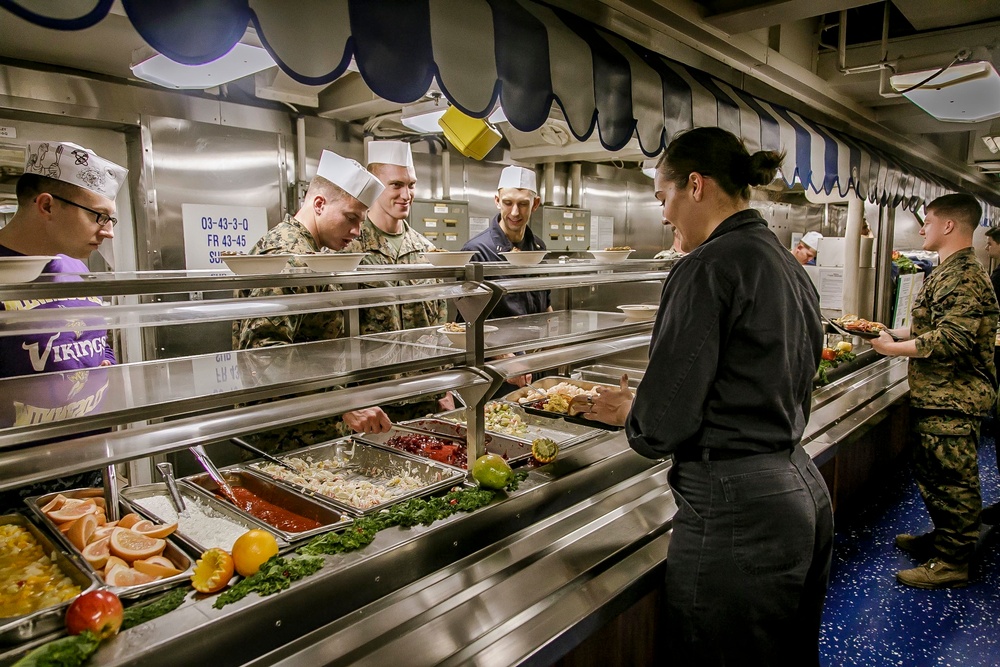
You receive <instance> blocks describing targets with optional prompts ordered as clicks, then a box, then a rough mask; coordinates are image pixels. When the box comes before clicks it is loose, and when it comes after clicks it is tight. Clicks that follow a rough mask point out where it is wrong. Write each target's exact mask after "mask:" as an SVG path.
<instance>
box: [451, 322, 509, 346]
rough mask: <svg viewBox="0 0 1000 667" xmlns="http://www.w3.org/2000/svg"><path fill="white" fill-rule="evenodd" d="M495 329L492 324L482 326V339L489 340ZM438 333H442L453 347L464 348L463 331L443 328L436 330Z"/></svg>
mask: <svg viewBox="0 0 1000 667" xmlns="http://www.w3.org/2000/svg"><path fill="white" fill-rule="evenodd" d="M496 330H497V328H496V327H495V326H493V325H492V324H484V325H483V337H484V338H489V336H490V334H491V333H493V332H494V331H496ZM438 333H443V334H444V335H445V336H447V337H448V340H449V341H451V344H452V345H454V346H455V347H461V348H464V347H465V332H464V331H448V330H447V329H445V328H444V327H441V328H440V329H438Z"/></svg>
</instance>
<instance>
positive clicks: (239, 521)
mask: <svg viewBox="0 0 1000 667" xmlns="http://www.w3.org/2000/svg"><path fill="white" fill-rule="evenodd" d="M177 493H179V494H180V496H181V499H182V500H184V502H185V503H186V502H189V501H191V500H193V499H197V500H198V501H200V502H201V503H203V504H205V505H208V506H209V507H210V508H211V509H212V511H213V512H215V513H216V514H219V515H221V516H222V518H223V520H228V521H229V522H230V523H232V524H234V525H236V526H239V527H240V528H242V529H243V531H244V532H245V531H248V530H251V529H253V528H261V529H263V530H266V531H267V532H269V533H271V534H272V535H274V536H275V538H276V539H277V540H278V547H279V548H280V549H287V548H288V546H289V545H288V542H286V541H285V540H284V538H282V537H280V536H279V535H278V533H277V531H275V530H274V529H273V528H271V526H268V525H267V524H265V523H263V522H261V521H258V520H257V519H255V518H253V517H250V516H248V515H246V514H244V513H243V512H241V511H239V510H238V509H236V508H235V507H233V506H232V505H230V504H228V503H223V502H219V501H218V500H216V499H215V498H212V497H211V496H208V495H206V494H202V493H199V492H197V491H196V490H195V489H193V488H190V487H188V486H184V485H178V487H177ZM121 497H122V500H123V501H125V503H126V504H127V505H128V506H129V507H131V508H132V511H134V512H136V513H138V514H141V515H142V516H144V517H146V518H147V519H149V520H151V521H153V522H154V523H172V521H171V520H168V519H164V518H163V517H161V516H158V515H157V514H156V513H155V512H153V511H152V510H150V509H147V508H145V507H144V506H143V505H142V501H143V500H145V499H148V498H153V497H162V498H165V499H166V500H167V502H170V492H169V491H168V490H167V485H166V484H164V483H163V482H156V483H153V484H144V485H142V486H131V487H128V488H127V489H123V490H122V492H121ZM177 521H178V523H177V532H175V533H174V536H175V537H176V538H177V541H178V542H180V543H181V544H183V545H184V546H186V547H188V548H189V549H190V551H191V552H192V553H194V554H202V553H204V552H205V551H206V550H208V549H210V548H211V547H220V548H221V549H224V550H225V551H232V549H231V548H227V545H225V544H219V543H215V544H205V543H202V542H198V541H197V539H195V538H194V537H192V536H191V535H189V534H187V533H186V532H185V530H184V520H183V518H181V519H179V520H177Z"/></svg>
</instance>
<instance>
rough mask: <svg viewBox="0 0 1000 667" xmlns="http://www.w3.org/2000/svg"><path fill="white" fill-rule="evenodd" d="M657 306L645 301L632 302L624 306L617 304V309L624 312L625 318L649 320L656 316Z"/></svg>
mask: <svg viewBox="0 0 1000 667" xmlns="http://www.w3.org/2000/svg"><path fill="white" fill-rule="evenodd" d="M659 308H660V307H659V306H651V305H649V304H645V303H632V304H627V305H624V306H618V310H620V311H622V312H623V313H625V319H626V320H638V321H642V320H651V319H653V318H655V317H656V311H657V310H658V309H659Z"/></svg>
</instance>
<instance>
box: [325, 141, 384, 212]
mask: <svg viewBox="0 0 1000 667" xmlns="http://www.w3.org/2000/svg"><path fill="white" fill-rule="evenodd" d="M316 175H317V176H322V177H323V178H325V179H326V180H328V181H330V182H331V183H333V184H334V185H336V186H337V187H339V188H340V189H341V190H343V191H344V192H346V193H347V194H349V195H351V196H352V197H354V198H355V199H357V200H358V201H359V202H361V203H362V204H364V205H365V206H367V207H368V208H371V207H372V204H374V203H375V200H376V199H378V196H379V195H380V194H382V191H383V190H385V186H384V185H382V181H380V180H378V179H377V178H375V176H373V175H372V174H371V173H369V172H368V170H367V169H365V168H364V167H362V166H361V165H360V164H358V161H357V160H350V159H348V158H346V157H341V156H339V155H337V154H336V153H333V152H331V151H323V154H322V155H321V156H320V158H319V169H317V170H316Z"/></svg>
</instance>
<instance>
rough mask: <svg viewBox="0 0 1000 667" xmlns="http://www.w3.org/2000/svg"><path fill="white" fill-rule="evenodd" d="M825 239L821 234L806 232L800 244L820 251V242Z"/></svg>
mask: <svg viewBox="0 0 1000 667" xmlns="http://www.w3.org/2000/svg"><path fill="white" fill-rule="evenodd" d="M822 239H823V235H822V234H820V233H819V232H806V233H805V234H804V235H803V236H802V238H801V239H799V243H801V244H803V245H805V246H808V247H809V248H812V249H813V250H818V249H819V242H820V241H821V240H822Z"/></svg>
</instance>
